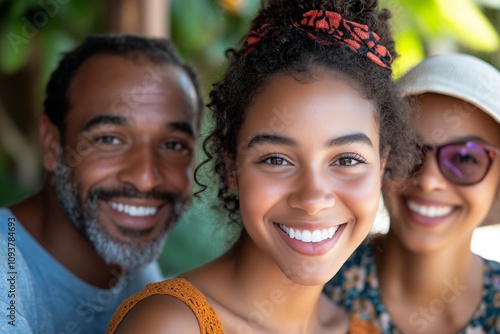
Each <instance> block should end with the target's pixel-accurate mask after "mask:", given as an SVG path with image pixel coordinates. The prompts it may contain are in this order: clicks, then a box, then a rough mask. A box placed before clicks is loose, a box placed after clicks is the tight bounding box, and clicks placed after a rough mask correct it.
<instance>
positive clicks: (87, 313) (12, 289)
mask: <svg viewBox="0 0 500 334" xmlns="http://www.w3.org/2000/svg"><path fill="white" fill-rule="evenodd" d="M68 251H71V250H68ZM162 279H163V277H162V275H161V271H160V268H159V266H158V264H157V263H156V262H153V263H151V264H149V265H147V266H146V267H144V268H141V269H138V270H136V271H131V272H129V273H127V274H125V275H123V276H121V277H120V276H119V275H118V273H116V280H114V282H111V283H116V284H114V285H113V287H110V288H109V289H101V288H97V287H95V286H92V285H90V284H88V283H86V282H84V281H82V280H81V279H80V278H78V277H76V276H75V275H74V274H73V273H71V272H70V271H69V270H68V269H67V268H66V267H64V266H63V265H61V264H60V263H59V262H57V260H56V259H54V258H53V257H52V256H51V255H50V254H49V253H48V252H47V251H46V250H45V249H44V248H43V247H42V246H41V245H40V244H39V243H38V242H37V241H36V240H35V239H33V237H32V236H31V235H30V234H29V233H28V232H27V231H26V230H25V229H24V227H23V226H22V225H21V223H20V222H19V221H18V220H17V218H16V217H15V216H14V215H13V214H12V212H11V211H10V210H8V209H0V333H22V334H29V333H43V334H47V333H55V334H62V333H64V334H76V333H82V334H83V333H104V332H105V331H106V329H107V326H108V323H109V321H110V320H111V318H112V316H113V314H114V312H115V311H116V309H117V308H118V306H119V305H120V303H121V302H123V301H124V300H125V299H126V298H128V297H129V296H131V295H132V294H134V293H136V292H138V291H140V290H142V289H143V288H144V287H145V285H146V284H147V283H150V282H156V281H159V280H162Z"/></svg>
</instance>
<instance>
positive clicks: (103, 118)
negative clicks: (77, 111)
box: [82, 115, 128, 132]
mask: <svg viewBox="0 0 500 334" xmlns="http://www.w3.org/2000/svg"><path fill="white" fill-rule="evenodd" d="M127 124H128V121H127V118H125V117H123V116H116V115H99V116H96V117H94V118H92V119H90V120H89V121H88V122H87V123H85V125H84V126H83V129H82V132H86V131H89V130H91V129H93V128H95V127H100V126H107V125H127Z"/></svg>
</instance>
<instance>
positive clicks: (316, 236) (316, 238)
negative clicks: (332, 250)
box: [311, 230, 321, 242]
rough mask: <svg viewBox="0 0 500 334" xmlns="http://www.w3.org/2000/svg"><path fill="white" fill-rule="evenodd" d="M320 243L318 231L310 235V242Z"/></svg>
mask: <svg viewBox="0 0 500 334" xmlns="http://www.w3.org/2000/svg"><path fill="white" fill-rule="evenodd" d="M320 241H321V232H320V230H314V232H313V233H312V235H311V242H320Z"/></svg>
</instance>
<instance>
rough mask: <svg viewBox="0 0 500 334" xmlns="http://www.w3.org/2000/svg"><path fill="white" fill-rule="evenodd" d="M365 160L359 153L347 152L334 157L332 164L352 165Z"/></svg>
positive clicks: (362, 162)
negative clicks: (336, 157)
mask: <svg viewBox="0 0 500 334" xmlns="http://www.w3.org/2000/svg"><path fill="white" fill-rule="evenodd" d="M365 162H366V159H365V158H363V157H362V156H360V155H359V154H348V155H344V156H341V157H339V158H338V159H336V160H335V161H334V163H333V165H334V166H335V165H336V166H342V167H354V166H356V165H358V164H364V163H365Z"/></svg>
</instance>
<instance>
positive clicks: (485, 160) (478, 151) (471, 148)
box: [438, 142, 490, 185]
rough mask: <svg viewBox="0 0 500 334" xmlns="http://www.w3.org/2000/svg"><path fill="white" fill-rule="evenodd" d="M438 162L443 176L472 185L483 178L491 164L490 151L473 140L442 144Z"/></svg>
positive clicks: (459, 182) (454, 181) (452, 180)
mask: <svg viewBox="0 0 500 334" xmlns="http://www.w3.org/2000/svg"><path fill="white" fill-rule="evenodd" d="M438 162H439V168H440V169H441V173H443V176H444V177H446V178H447V179H448V180H449V181H451V182H453V183H456V184H461V185H470V184H474V183H476V182H479V181H480V180H482V178H483V177H484V176H485V175H486V173H487V172H488V168H489V164H490V160H489V156H488V153H487V152H486V151H485V150H484V149H483V148H482V147H481V146H479V145H477V144H474V143H471V142H469V143H465V144H452V145H445V146H442V147H441V149H440V151H439V157H438Z"/></svg>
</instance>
